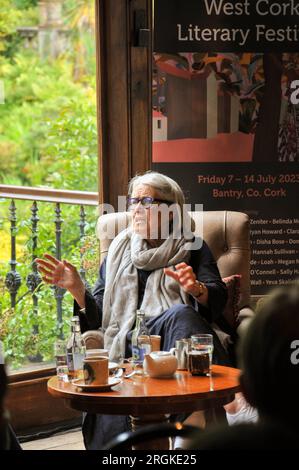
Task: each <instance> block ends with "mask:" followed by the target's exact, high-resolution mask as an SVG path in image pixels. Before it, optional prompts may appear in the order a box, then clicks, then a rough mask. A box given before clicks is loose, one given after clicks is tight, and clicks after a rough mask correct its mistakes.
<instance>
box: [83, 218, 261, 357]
mask: <svg viewBox="0 0 299 470" xmlns="http://www.w3.org/2000/svg"><path fill="white" fill-rule="evenodd" d="M190 215H191V216H192V218H193V219H194V221H195V223H196V230H195V235H200V233H198V231H199V229H200V227H201V226H202V227H203V238H204V240H205V241H206V243H207V244H208V245H209V247H210V249H211V251H212V253H213V256H214V258H215V260H216V262H217V265H218V269H219V272H220V275H221V277H222V278H224V277H228V276H231V275H233V274H240V275H241V280H240V301H239V317H238V320H239V326H238V331H237V332H238V334H242V331H243V330H244V329H245V328H246V326H247V324H248V322H249V321H250V319H251V318H252V316H253V315H254V312H253V310H252V309H251V307H250V242H249V217H248V216H247V215H246V214H243V213H241V212H232V211H207V212H191V213H190ZM201 222H202V224H201ZM129 223H130V213H128V212H117V213H113V214H106V215H103V216H102V217H100V218H99V220H98V224H97V236H98V238H99V241H100V250H101V256H100V261H101V262H102V261H103V260H104V258H105V257H106V256H107V253H108V249H109V246H110V243H111V241H112V239H111V237H108V236H107V235H106V234H107V233H115V235H117V234H118V233H119V232H120V231H121V230H124V229H125V228H126V227H127V226H128V225H129ZM84 338H85V341H86V345H87V348H88V349H90V348H95V347H98V348H102V347H103V334H102V332H101V331H87V332H86V333H84Z"/></svg>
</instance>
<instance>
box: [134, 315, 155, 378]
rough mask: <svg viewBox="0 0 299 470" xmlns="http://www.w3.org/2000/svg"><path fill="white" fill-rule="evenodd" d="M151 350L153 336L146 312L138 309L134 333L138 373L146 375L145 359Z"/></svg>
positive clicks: (135, 361)
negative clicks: (147, 324)
mask: <svg viewBox="0 0 299 470" xmlns="http://www.w3.org/2000/svg"><path fill="white" fill-rule="evenodd" d="M151 350H152V346H151V338H150V334H149V331H148V328H147V326H146V323H145V314H144V312H142V311H141V310H137V313H136V326H135V329H134V331H133V333H132V354H133V368H134V370H135V373H136V374H139V375H144V371H143V359H144V356H145V355H146V354H149V353H150V352H151Z"/></svg>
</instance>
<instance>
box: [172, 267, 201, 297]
mask: <svg viewBox="0 0 299 470" xmlns="http://www.w3.org/2000/svg"><path fill="white" fill-rule="evenodd" d="M175 269H176V270H175V271H173V270H172V269H170V268H164V274H166V275H167V276H170V277H172V278H173V279H174V280H175V281H177V282H178V283H179V284H181V286H182V288H183V289H184V291H186V292H188V294H191V295H194V294H195V292H198V287H197V286H196V284H195V283H196V276H195V274H194V271H193V269H192V267H191V266H189V265H188V264H186V263H179V264H177V265H176V267H175Z"/></svg>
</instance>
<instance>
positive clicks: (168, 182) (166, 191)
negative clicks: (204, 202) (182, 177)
mask: <svg viewBox="0 0 299 470" xmlns="http://www.w3.org/2000/svg"><path fill="white" fill-rule="evenodd" d="M141 184H142V185H147V186H150V187H151V188H154V189H155V191H157V193H158V194H159V196H161V199H164V200H165V201H168V202H172V203H173V204H177V205H178V206H179V208H180V213H181V216H182V217H183V220H185V222H186V218H189V220H190V219H191V230H192V231H193V230H194V228H195V223H194V221H193V219H192V218H191V217H190V216H189V215H187V213H186V211H185V210H184V204H185V196H184V193H183V190H182V188H181V187H180V186H179V184H178V183H177V182H176V181H174V180H173V179H172V178H169V176H166V175H163V174H162V173H158V172H157V171H147V172H146V173H144V174H143V175H136V176H134V177H133V178H132V179H131V181H130V182H129V188H128V195H129V196H131V195H132V193H133V191H134V188H136V186H139V185H141Z"/></svg>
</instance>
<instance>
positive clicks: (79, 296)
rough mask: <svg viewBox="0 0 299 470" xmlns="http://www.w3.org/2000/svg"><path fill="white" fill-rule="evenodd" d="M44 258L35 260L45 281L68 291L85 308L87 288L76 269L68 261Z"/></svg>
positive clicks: (47, 256) (50, 257)
mask: <svg viewBox="0 0 299 470" xmlns="http://www.w3.org/2000/svg"><path fill="white" fill-rule="evenodd" d="M44 257H45V259H41V258H37V259H36V260H35V261H36V263H37V266H38V270H39V271H40V272H41V273H42V278H43V281H44V282H45V283H47V284H54V285H55V286H58V287H61V288H62V289H67V290H68V291H69V292H70V293H71V294H72V296H73V297H74V298H75V299H76V300H77V302H78V304H79V305H80V306H81V308H83V307H84V305H85V301H84V297H85V286H84V284H83V281H82V279H81V277H80V274H79V273H78V271H77V269H76V267H75V266H73V265H72V264H71V263H69V262H68V261H66V260H63V261H59V260H58V259H56V258H54V256H52V255H49V254H45V255H44Z"/></svg>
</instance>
